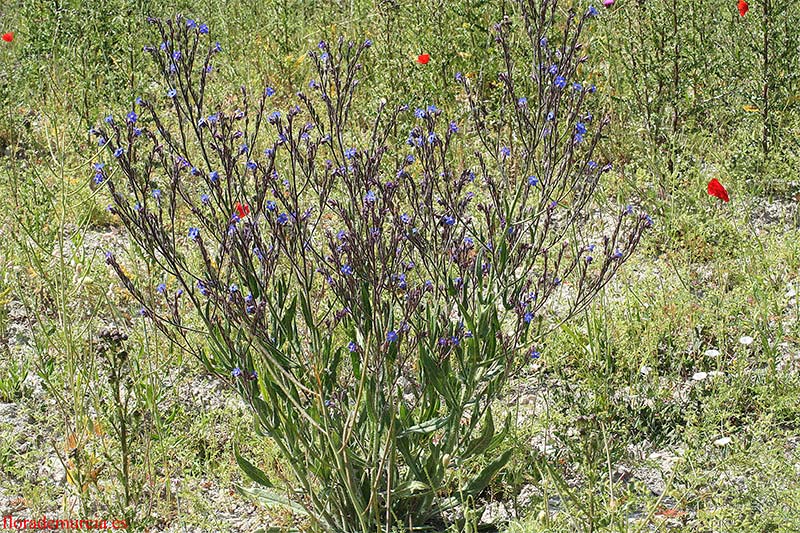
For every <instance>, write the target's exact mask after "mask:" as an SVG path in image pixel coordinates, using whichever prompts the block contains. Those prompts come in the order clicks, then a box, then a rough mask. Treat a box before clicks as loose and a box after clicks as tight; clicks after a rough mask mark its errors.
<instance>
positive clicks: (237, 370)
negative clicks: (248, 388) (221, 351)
mask: <svg viewBox="0 0 800 533" xmlns="http://www.w3.org/2000/svg"><path fill="white" fill-rule="evenodd" d="M231 376H233V377H235V378H238V377H241V376H242V371H241V369H240V368H239V367H236V368H234V369H233V370H231Z"/></svg>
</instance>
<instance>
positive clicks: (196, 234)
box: [188, 228, 200, 241]
mask: <svg viewBox="0 0 800 533" xmlns="http://www.w3.org/2000/svg"><path fill="white" fill-rule="evenodd" d="M188 235H189V238H190V239H192V240H195V241H196V240H197V239H199V238H200V230H199V229H197V228H189V233H188Z"/></svg>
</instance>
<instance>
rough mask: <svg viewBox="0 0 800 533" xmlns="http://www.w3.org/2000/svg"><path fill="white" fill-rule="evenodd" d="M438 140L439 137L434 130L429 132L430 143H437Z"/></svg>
mask: <svg viewBox="0 0 800 533" xmlns="http://www.w3.org/2000/svg"><path fill="white" fill-rule="evenodd" d="M437 140H438V137H436V134H435V133H434V132H430V133H429V134H428V144H436V141H437Z"/></svg>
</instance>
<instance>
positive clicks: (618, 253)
mask: <svg viewBox="0 0 800 533" xmlns="http://www.w3.org/2000/svg"><path fill="white" fill-rule="evenodd" d="M621 257H622V252H621V251H620V249H619V248H617V249H616V250H614V253H613V254H611V258H612V259H620V258H621Z"/></svg>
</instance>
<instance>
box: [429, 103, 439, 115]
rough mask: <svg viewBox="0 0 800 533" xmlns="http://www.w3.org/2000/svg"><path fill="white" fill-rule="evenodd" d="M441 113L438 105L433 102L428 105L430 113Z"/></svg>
mask: <svg viewBox="0 0 800 533" xmlns="http://www.w3.org/2000/svg"><path fill="white" fill-rule="evenodd" d="M439 113H441V111H439V108H438V107H436V106H435V105H433V104H431V105H429V106H428V114H429V115H438V114H439Z"/></svg>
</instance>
